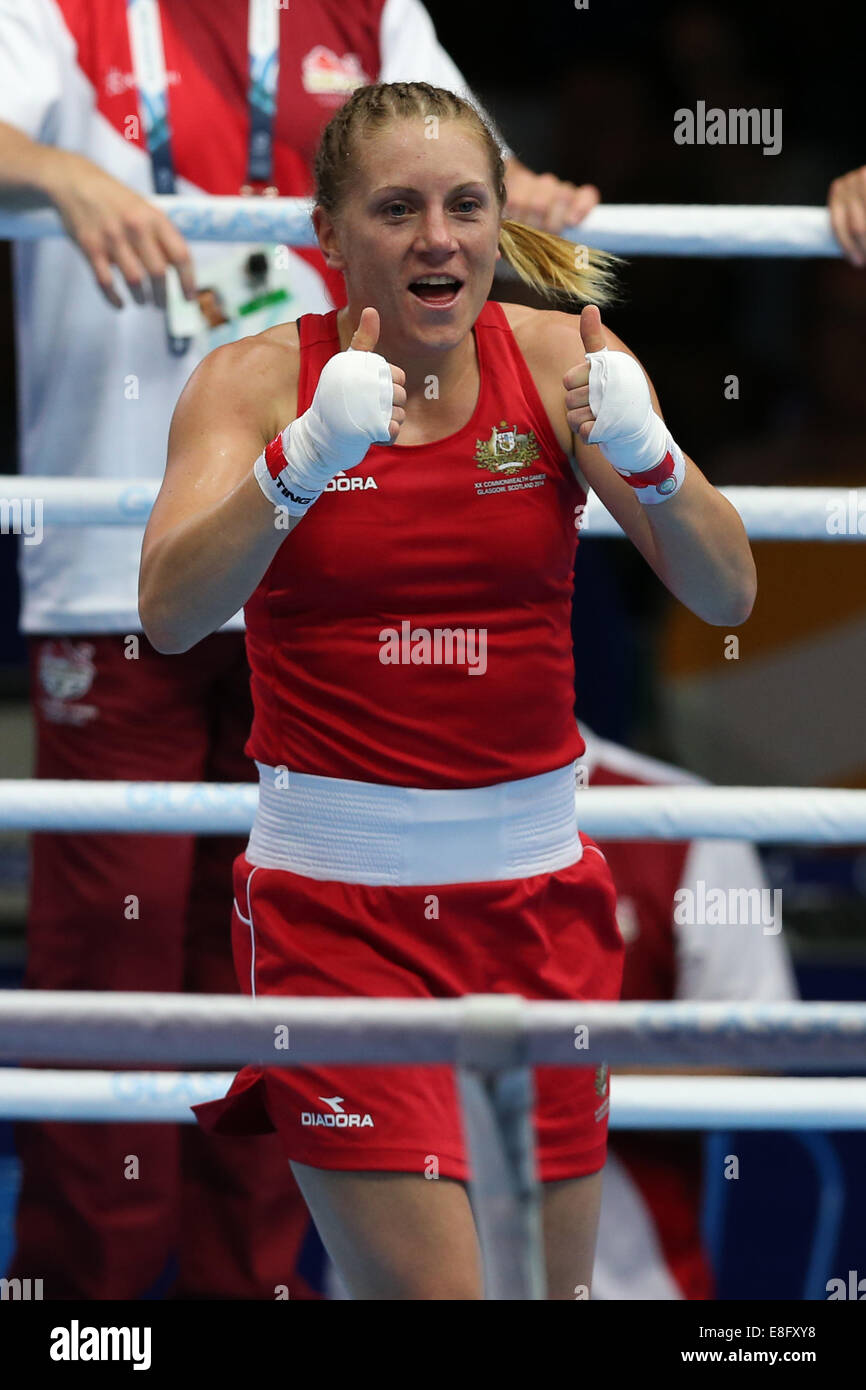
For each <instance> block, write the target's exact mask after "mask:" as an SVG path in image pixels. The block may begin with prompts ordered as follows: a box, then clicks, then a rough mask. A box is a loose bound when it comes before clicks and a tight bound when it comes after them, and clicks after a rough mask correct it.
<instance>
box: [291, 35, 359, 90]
mask: <svg viewBox="0 0 866 1390" xmlns="http://www.w3.org/2000/svg"><path fill="white" fill-rule="evenodd" d="M301 80H302V82H303V84H304V91H305V92H313V93H314V95H316V96H323V97H331V98H333V97H337V98H339V99H341V100H342V99H343V98H345V97H347V96H348V95H349V93H350V92H354V90H355V88H356V87H364V86H365V85H366V84H367V83H368V82H370V81H371V79H370V78H369V77H368V76H367V74H366V73H365V71H364V69H363V68H362V67H361V60H360V58H359V57H358V55H357V53H344V54H343V56H342V58H340V57H338V55H337V54H336V53H335V52H334V50H333V49H332V48H326V47H325V45H324V44H321V43H317V44H316V46H315V48H311V49H310V51H309V53H307V54H306V56H305V57H304V58H302V59H301Z"/></svg>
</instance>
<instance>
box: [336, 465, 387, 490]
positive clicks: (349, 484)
mask: <svg viewBox="0 0 866 1390" xmlns="http://www.w3.org/2000/svg"><path fill="white" fill-rule="evenodd" d="M368 487H374V488H375V489H376V491H377V492H378V491H379V486H378V483H377V482H376V479H375V478H374V477H373V476H372V474H371V475H370V477H368V478H356V477H355V475H354V473H352V474H351V476H350V475H349V474H347V473H344V471H343V469H342V468H341V469H340V471H339V473H337V474H336V475H335V477H333V478H332V479H331V481H330V482H329V483H326V484H325V491H326V492H366V491H367V488H368Z"/></svg>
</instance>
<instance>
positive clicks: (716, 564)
mask: <svg viewBox="0 0 866 1390" xmlns="http://www.w3.org/2000/svg"><path fill="white" fill-rule="evenodd" d="M597 315H598V310H597V309H595V308H592V309H591V311H590V309H584V310H583V313H582V315H581V325H580V333H581V335H582V336H583V344H582V348H585V349H586V351H587V352H590V353H595V352H597V351H599V350H600V349H601V348H603V347H607V348H608V349H609V350H610V351H611V352H617V353H625V354H626V355H627V356H628V357H630V358H632V359H633V360H634V361H635V362H637V365H638V367H640V369H641V372H642V373H643V376H644V379H645V381H646V386H647V388H648V393H649V400H650V402H651V404H652V410H653V412H654V416H655V417H657V418H656V419H655V420H654V424H655V425H656V426H657V427H659V428H661V427H662V426H663V417H662V413H661V407H660V406H659V402H658V397H657V395H656V392H655V388H654V387H653V385H652V382H651V381H650V379H649V377H648V375H647V373H646V371H645V369H644V368H643V367H642V366H641V364H640V362H638V359H637V358H636V357H635V354H634V353H633V352H631V350H630V349H629V348H627V347H626V345H625V343H623V342H622V340H621V339H620V338H618V337H617V336H616V334H615V333H611V332H610V330H609V329H607V328H605V327H604V326H603V325H602V324H601V323H600V319H598V318H597ZM572 322H573V320H572ZM587 337H589V338H590V342H589V343H587V341H586V339H587ZM582 348H581V350H579V352H578V355H577V358H576V361H577V363H578V366H577V367H576V368H572V369H570V370H569V372H567V373H566V378H565V381H564V385H566V391H567V394H566V405H567V407H568V411H567V415H568V421H569V425H570V427H571V429H572V430H573V431H575V434H574V453H575V459H576V461H577V464H578V466H579V468H580V470H581V472H582V473H583V474H584V476H585V478H586V480H587V482H588V483H589V484H590V486H591V487H592V488H593V490H594V491H595V492H596V493H597V494H598V496H599V498H600V499H601V501H602V502H603V503H604V505H605V506H606V507H607V509H608V511H609V512H610V513H611V515H612V516H614V517H615V518H616V520H617V521H618V522H619V524H620V526H622V528H623V530H624V531H625V533H626V535H627V536H628V537H629V539H630V540H631V541H632V542H633V544H634V545H635V546H636V547H637V549H638V550H639V551H640V553H641V554H642V555H643V557H644V559H645V560H646V562H647V564H648V565H650V567H651V568H652V569H653V570H654V571H655V573H656V574H657V575H658V577H659V579H660V580H661V581H662V583H663V584H664V585H665V587H666V588H667V589H668V590H669V591H670V592H671V593H672V594H673V596H674V597H675V598H677V599H679V601H680V602H681V603H683V604H684V605H685V606H686V607H687V608H689V609H690V610H691V611H692V612H693V613H695V614H696V615H697V616H698V617H699V618H701V619H702V620H703V621H704V622H706V623H711V624H713V625H715V626H722V627H729V626H730V627H735V626H737V625H738V624H739V623H743V622H745V621H746V619H747V618H748V616H749V614H750V612H751V610H752V605H753V603H754V599H755V592H756V588H757V581H756V576H755V564H754V560H753V558H752V552H751V550H750V548H749V542H748V538H747V536H746V531H745V527H744V526H743V523H742V521H741V519H740V517H739V515H738V514H737V512H736V510H735V509H734V508H733V507H732V506H731V504H730V502H728V500H727V499H726V498H725V497H723V496H722V494H721V493H720V492H718V491H717V489H716V488H714V487H713V486H712V484H711V483H710V482H709V481H708V480H707V479H706V478H705V477H704V475H703V473H701V471H700V469H699V468H698V467H697V466H696V464H695V463H694V462H693V461H692V460H691V459H690V458H689V457H688V456H687V455H685V454H682V460H683V462H684V465H685V476H684V480H683V481H682V483H681V485H680V486H679V488H678V490H677V491H675V492H674V494H673V495H671V496H669V497H668V498H667V499H666V500H664V501H661V502H657V504H656V505H652V506H647V505H643V504H642V503H641V502H640V501H638V498H637V495H636V489H635V488H634V487H633V486H632V485H631V484H630V483H629V482H627V481H626V480H625V479H624V478H623V477H621V476H620V474H619V473H618V472H617V471H616V468H615V467H614V466H612V464H611V463H610V462H609V461H608V459H607V458H606V457H605V444H604V443H603V442H602V443H599V444H589V443H588V442H587V441H586V439H585V438H584V435H586V434H591V433H592V432H593V429H594V424H593V421H594V420H595V418H596V417H595V416H594V415H593V413H592V412H591V410H590V409H589V407H588V406H586V405H584V404H583V402H584V397H585V395H586V392H587V390H588V389H590V388H588V387H586V386H582V387H581V386H580V385H579V382H580V380H581V379H582V378H583V377H585V376H586V371H587V367H586V357H585V353H584V351H583V350H582ZM581 359H582V360H581ZM575 387H576V388H577V389H574V388H575ZM663 432H664V431H663ZM668 439H669V441H670V436H668ZM670 443H671V446H672V448H673V449H674V451H675V452H677V453H680V454H681V451H679V450H678V449H677V446H676V445H675V444H673V441H670ZM610 452H611V453H612V455H613V458H614V463H615V464H616V467H617V468H619V467H621V466H622V464H623V458H622V457H621V451H620V450H619V449H618V448H611V449H610ZM645 464H646V460H641V461H640V464H639V467H641V468H642V467H644V466H645ZM634 476H635V477H636V478H638V479H639V478H640V473H639V472H636V473H635V475H634Z"/></svg>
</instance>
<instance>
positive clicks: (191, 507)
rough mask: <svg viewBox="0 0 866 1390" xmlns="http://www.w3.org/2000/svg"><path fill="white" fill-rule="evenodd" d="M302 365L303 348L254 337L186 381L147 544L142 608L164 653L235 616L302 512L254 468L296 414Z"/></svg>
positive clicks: (211, 359)
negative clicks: (273, 492) (287, 504)
mask: <svg viewBox="0 0 866 1390" xmlns="http://www.w3.org/2000/svg"><path fill="white" fill-rule="evenodd" d="M297 369H298V354H297V351H294V352H292V351H291V350H288V351H287V350H286V349H285V348H284V347H283V348H277V347H275V346H273V345H270V344H266V343H262V342H261V341H260V340H258V339H252V340H248V341H243V342H239V343H230V344H227V345H226V346H225V347H222V348H218V349H217V350H216V351H215V352H212V353H210V354H209V356H208V357H206V358H205V360H204V361H203V362H202V363H201V364H200V366H199V367H198V368H197V369H196V371H195V372H194V373H193V375H192V376H191V377H190V380H189V382H188V383H187V385H186V387H185V388H184V391H183V394H182V395H181V397H180V400H179V401H178V404H177V407H176V409H175V412H174V417H173V419H172V423H171V431H170V434H169V444H168V460H167V463H166V470H165V476H164V478H163V482H162V487H161V488H160V491H159V495H158V497H157V499H156V503H155V504H154V508H153V511H152V512H151V515H150V520H149V521H148V524H147V529H146V531H145V535H144V544H143V546H142V552H141V570H140V574H139V614H140V616H141V622H142V626H143V628H144V631H145V633H146V635H147V637H148V639H149V641H150V642H151V643H152V644H153V646H154V647H156V649H157V651H160V652H166V653H170V652H183V651H187V650H188V649H189V648H190V647H192V646H194V645H195V643H196V642H199V641H200V640H201V639H202V638H203V637H206V636H207V635H208V634H209V633H211V632H215V631H216V630H217V628H219V627H221V626H222V624H223V623H225V622H227V621H228V619H229V618H231V617H232V616H233V615H234V614H235V613H236V612H237V611H238V609H239V608H241V607H242V606H243V604H244V603H245V602H246V601H247V599H248V598H249V596H250V594H252V593H253V591H254V590H255V588H256V586H257V585H258V583H259V581H260V580H261V578H262V576H263V575H264V573H265V571H266V570H267V568H268V565H269V564H270V563H271V561H272V559H273V558H274V556H275V555H276V553H277V551H278V550H279V548H280V545H281V544H282V542H283V541H284V540H285V538H286V536H287V535H288V534H289V532H290V531H291V530H292V529H293V528H294V526H295V525H297V523H298V521H299V520H300V518H299V517H292V516H289V515H288V514H287V513H286V512H285V510H284V509H279V508H277V507H275V505H274V503H273V502H272V501H269V500H268V498H266V497H265V495H264V493H263V492H262V490H261V487H260V486H259V483H258V481H257V480H256V477H255V474H254V471H253V469H254V465H255V461H256V459H257V457H258V456H259V455H260V454H261V453H262V451H263V449H264V448H265V447H266V445H267V444H268V441H269V440H270V439H271V438H273V436H274V435H275V434H276V433H277V432H278V430H279V429H280V427H281V426H284V425H285V424H286V422H287V421H288V420H289V419H294V413H295V410H296V406H295V405H294V404H292V405H289V401H291V402H296V399H297ZM263 401H264V402H267V403H268V410H269V411H270V415H271V418H267V416H266V413H265V412H263V410H262V402H263ZM281 406H282V409H281ZM287 407H288V408H287Z"/></svg>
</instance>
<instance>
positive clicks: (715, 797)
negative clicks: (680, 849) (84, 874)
mask: <svg viewBox="0 0 866 1390" xmlns="http://www.w3.org/2000/svg"><path fill="white" fill-rule="evenodd" d="M579 765H580V764H579V761H578V766H579ZM288 776H289V777H290V778H291V773H289V774H288ZM575 795H576V805H577V819H578V824H579V826H580V828H581V830H584V831H585V832H586V833H587V834H588V835H592V836H593V837H594V838H598V839H605V840H647V839H648V840H690V839H694V838H695V837H696V836H701V837H704V838H709V839H725V840H729V839H749V840H757V841H760V842H763V843H765V844H836V845H857V844H863V843H866V791H860V790H857V789H849V788H846V787H842V788H835V787H834V788H831V789H826V790H825V789H822V788H818V787H715V786H714V787H689V786H677V787H675V788H671V787H666V786H658V787H581V788H579V789H578V790H577V792H576V794H575ZM257 798H258V788H257V786H256V785H255V783H251V782H250V783H247V782H124V781H120V780H118V781H111V782H96V781H93V782H90V781H87V780H82V781H75V780H73V779H69V780H68V781H63V780H57V781H52V780H50V779H48V778H40V780H39V781H35V782H34V781H29V780H28V779H26V778H7V779H5V780H0V830H37V831H38V830H50V831H70V832H71V831H77V832H80V833H81V832H85V831H88V832H98V833H100V834H106V833H107V834H111V833H116V834H130V833H132V832H137V833H141V832H145V833H151V834H160V835H164V834H178V835H182V834H187V835H191V834H195V835H232V834H236V835H241V834H247V833H248V832H249V830H250V828H251V826H252V823H253V816H254V814H255V809H256V803H257Z"/></svg>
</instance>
